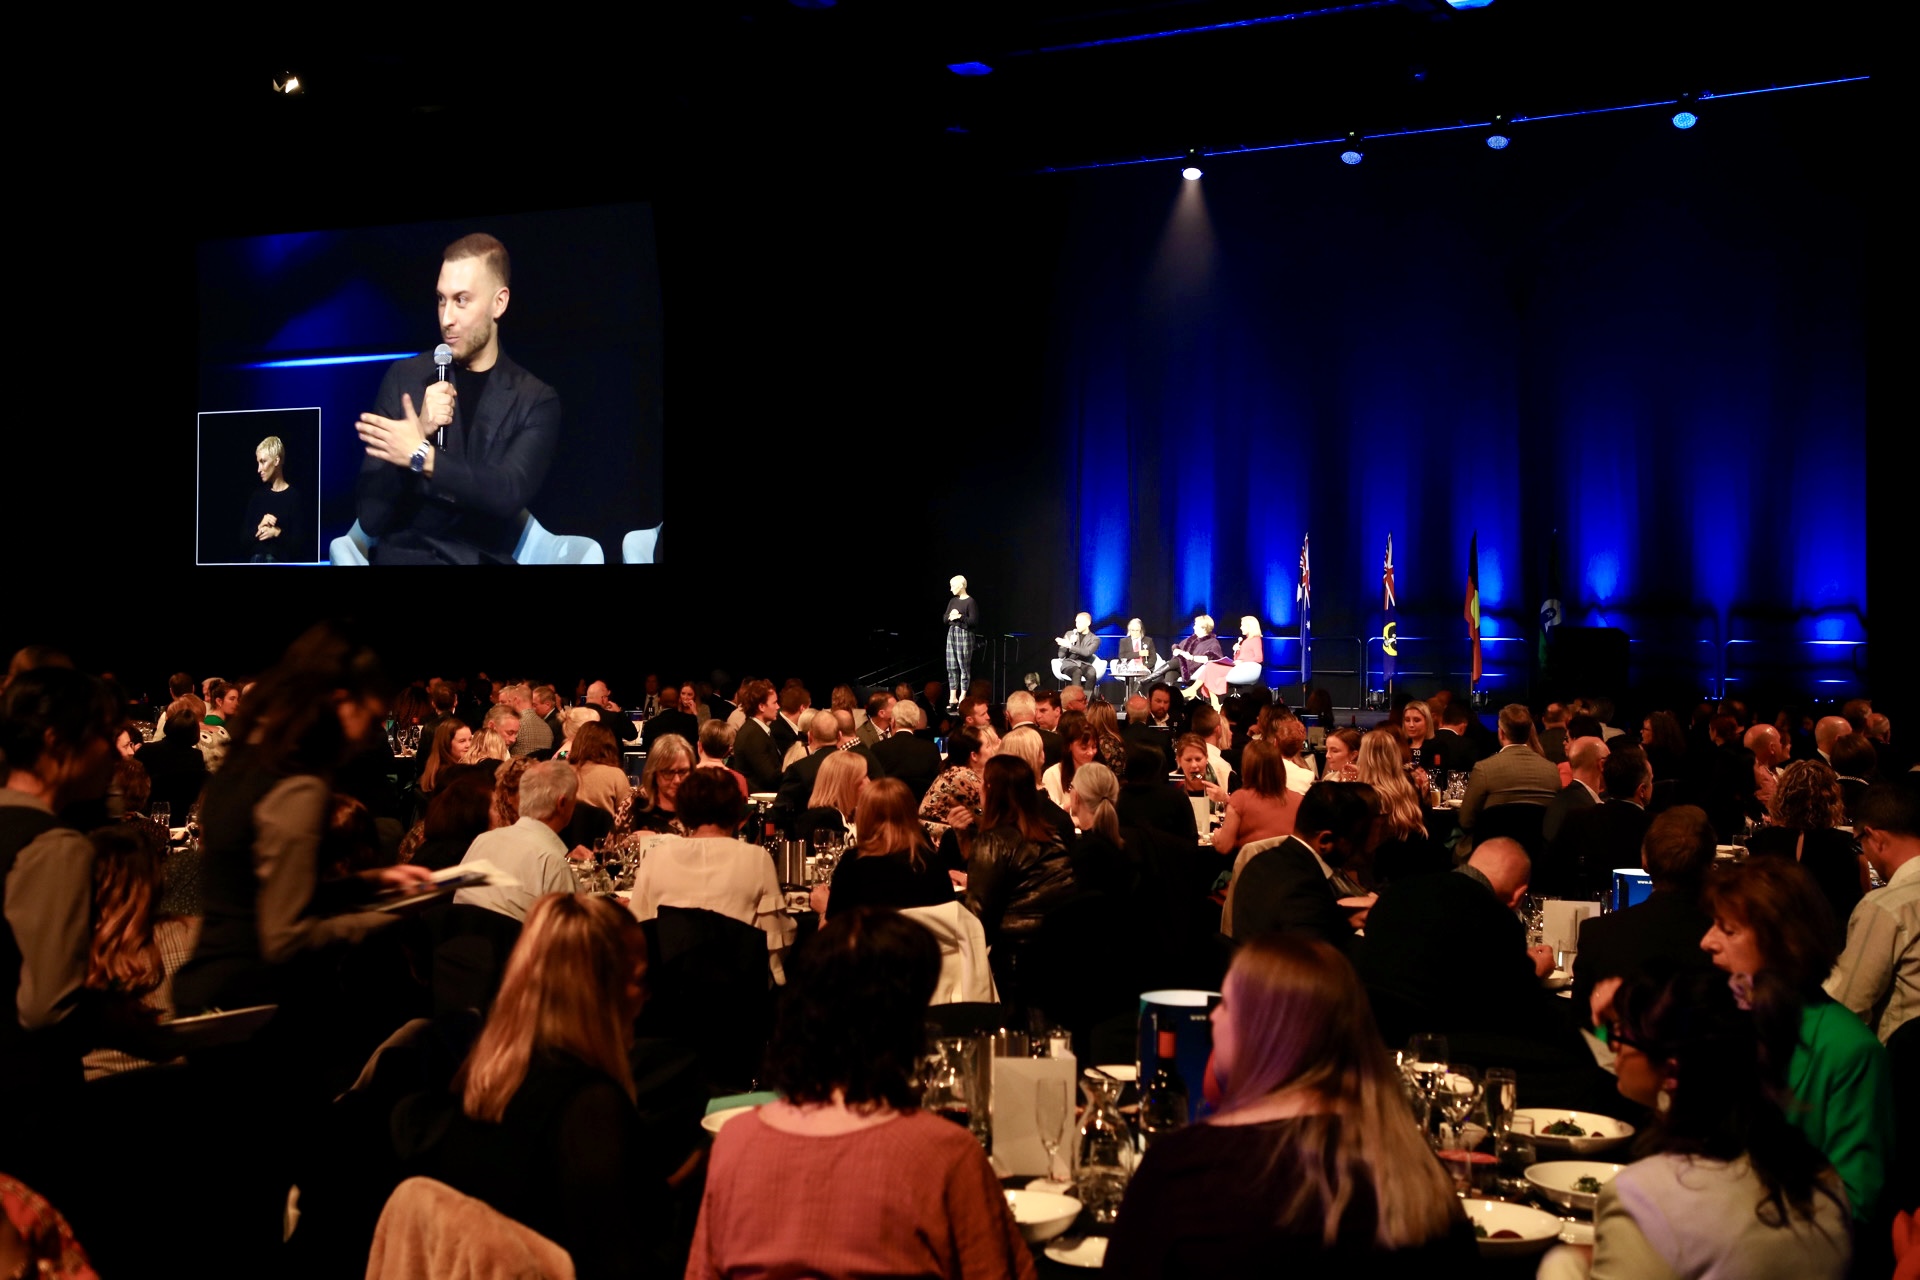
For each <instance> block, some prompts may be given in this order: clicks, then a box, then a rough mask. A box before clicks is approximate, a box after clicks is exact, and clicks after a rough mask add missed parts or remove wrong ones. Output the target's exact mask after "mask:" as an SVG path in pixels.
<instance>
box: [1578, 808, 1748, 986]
mask: <svg viewBox="0 0 1920 1280" xmlns="http://www.w3.org/2000/svg"><path fill="white" fill-rule="evenodd" d="M1713 855H1714V837H1713V827H1712V826H1710V825H1709V824H1708V822H1707V814H1706V811H1705V810H1704V809H1700V808H1698V807H1696V806H1694V805H1680V806H1678V807H1677V808H1673V809H1669V810H1667V811H1666V812H1665V813H1663V814H1661V815H1660V816H1659V817H1657V818H1655V819H1654V820H1653V821H1652V823H1650V824H1649V825H1648V827H1647V835H1646V839H1645V840H1643V841H1642V842H1641V845H1640V857H1639V864H1640V865H1641V866H1642V867H1644V868H1645V869H1646V872H1647V874H1648V875H1649V876H1651V877H1652V879H1653V892H1652V893H1650V894H1649V895H1647V898H1646V900H1645V901H1644V902H1639V903H1636V904H1634V905H1633V906H1631V907H1626V908H1623V909H1622V910H1619V911H1614V912H1612V913H1610V914H1607V915H1598V916H1593V917H1591V918H1589V919H1586V920H1583V921H1581V922H1580V934H1579V939H1578V941H1579V944H1580V946H1579V951H1578V954H1577V955H1576V956H1575V958H1574V962H1573V1008H1574V1012H1575V1013H1576V1014H1579V1015H1581V1016H1586V1015H1588V1014H1589V1013H1590V1011H1591V1009H1592V1008H1593V995H1594V989H1595V986H1596V984H1599V983H1603V982H1606V981H1607V980H1608V979H1621V978H1630V977H1632V976H1633V975H1635V974H1637V973H1642V972H1651V971H1652V970H1654V969H1656V968H1659V967H1662V966H1664V967H1665V968H1667V969H1675V968H1684V967H1686V966H1688V965H1693V966H1696V967H1699V968H1706V967H1709V966H1708V961H1707V957H1706V953H1705V952H1703V951H1701V950H1700V939H1701V938H1702V937H1704V936H1705V935H1706V932H1707V929H1708V928H1709V927H1710V926H1711V925H1712V924H1713V920H1712V918H1711V917H1709V916H1708V915H1707V912H1706V908H1705V907H1703V906H1702V905H1701V902H1700V895H1701V892H1702V890H1703V889H1704V888H1705V886H1706V881H1707V874H1708V873H1709V872H1710V871H1712V870H1713ZM1629 865H1630V864H1629ZM1603 996H1604V993H1603Z"/></svg>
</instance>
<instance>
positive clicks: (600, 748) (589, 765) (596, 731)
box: [567, 707, 633, 815]
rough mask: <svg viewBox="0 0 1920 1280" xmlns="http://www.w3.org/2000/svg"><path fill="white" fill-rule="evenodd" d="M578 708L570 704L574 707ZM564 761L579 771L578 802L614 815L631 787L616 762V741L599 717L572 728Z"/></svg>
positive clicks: (625, 772) (618, 752) (575, 770)
mask: <svg viewBox="0 0 1920 1280" xmlns="http://www.w3.org/2000/svg"><path fill="white" fill-rule="evenodd" d="M578 709H579V708H577V707H576V708H574V710H578ZM567 763H568V764H570V765H572V766H573V771H574V772H575V773H577V774H579V775H580V803H581V804H590V805H592V806H594V807H595V808H597V809H604V810H605V811H606V812H607V813H610V814H615V815H617V814H618V813H619V812H620V806H621V805H622V804H624V803H626V802H627V797H628V795H629V793H630V792H631V791H632V790H633V786H632V784H631V783H629V782H628V781H627V771H626V770H625V769H624V768H622V767H621V764H620V744H619V743H618V742H616V741H615V740H614V736H613V733H612V731H611V730H609V729H608V728H607V727H606V726H605V725H602V724H601V723H600V722H599V721H597V720H596V721H593V722H592V723H590V724H583V725H581V726H580V727H579V728H578V729H576V730H574V733H573V738H572V739H571V741H570V742H569V743H568V745H567Z"/></svg>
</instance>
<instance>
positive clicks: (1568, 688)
mask: <svg viewBox="0 0 1920 1280" xmlns="http://www.w3.org/2000/svg"><path fill="white" fill-rule="evenodd" d="M1627 663H1628V656H1627V633H1626V632H1624V631H1622V630H1621V629H1620V628H1618V627H1569V626H1565V625H1562V626H1558V627H1555V628H1554V629H1553V631H1552V633H1551V634H1550V635H1549V637H1548V640H1547V673H1546V674H1547V687H1548V688H1549V689H1550V690H1553V691H1554V693H1555V694H1556V696H1578V695H1585V696H1588V697H1608V698H1620V697H1624V696H1625V695H1626V693H1627Z"/></svg>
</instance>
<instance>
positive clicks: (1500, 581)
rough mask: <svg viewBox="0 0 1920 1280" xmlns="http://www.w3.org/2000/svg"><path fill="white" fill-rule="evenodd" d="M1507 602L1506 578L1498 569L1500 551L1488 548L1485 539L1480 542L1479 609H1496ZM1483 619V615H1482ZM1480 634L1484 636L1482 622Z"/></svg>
mask: <svg viewBox="0 0 1920 1280" xmlns="http://www.w3.org/2000/svg"><path fill="white" fill-rule="evenodd" d="M1506 600H1507V576H1506V574H1504V573H1503V572H1501V569H1500V551H1499V548H1497V547H1489V546H1488V545H1487V542H1486V539H1485V538H1482V539H1481V540H1480V607H1481V608H1482V609H1497V608H1499V607H1500V606H1501V605H1503V604H1505V603H1506ZM1483 617H1484V615H1483ZM1480 629H1481V633H1482V634H1483V635H1484V634H1486V626H1485V624H1484V622H1483V623H1482V625H1481V628H1480Z"/></svg>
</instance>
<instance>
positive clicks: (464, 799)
mask: <svg viewBox="0 0 1920 1280" xmlns="http://www.w3.org/2000/svg"><path fill="white" fill-rule="evenodd" d="M448 772H449V773H451V774H454V776H452V777H450V778H448V779H447V780H446V781H445V782H443V783H442V784H441V786H440V788H439V789H438V790H437V791H436V792H435V793H434V797H433V799H432V800H431V801H430V802H429V803H428V805H427V816H426V817H425V818H424V819H422V820H421V823H420V825H419V827H418V828H417V829H416V830H415V831H411V832H408V838H407V840H405V841H402V842H401V854H402V859H401V860H402V861H405V862H411V863H413V864H414V865H415V866H420V867H425V868H426V869H427V870H429V871H440V870H443V869H445V868H447V867H451V866H456V865H458V864H459V862H460V860H461V859H462V858H464V857H466V856H467V850H468V848H469V847H471V846H472V844H473V842H474V840H475V839H477V838H478V837H479V836H480V835H481V834H482V833H484V832H486V831H488V830H490V829H491V828H492V825H493V823H492V816H493V815H492V809H493V791H494V785H495V781H494V775H495V773H497V772H498V769H497V767H496V768H479V767H474V766H468V767H466V768H463V769H460V770H459V771H458V772H455V771H454V770H448Z"/></svg>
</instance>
